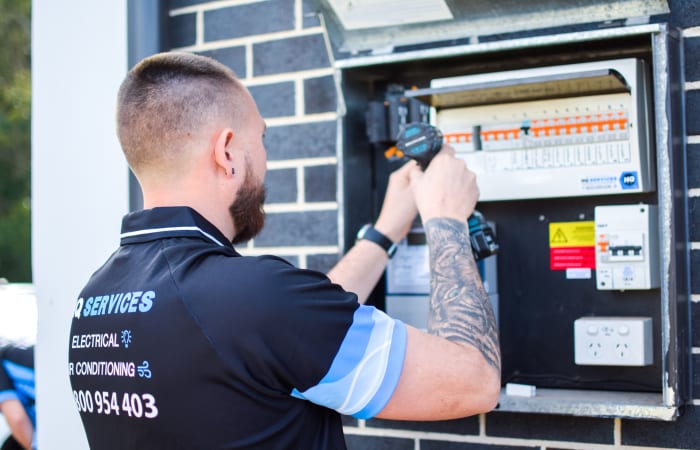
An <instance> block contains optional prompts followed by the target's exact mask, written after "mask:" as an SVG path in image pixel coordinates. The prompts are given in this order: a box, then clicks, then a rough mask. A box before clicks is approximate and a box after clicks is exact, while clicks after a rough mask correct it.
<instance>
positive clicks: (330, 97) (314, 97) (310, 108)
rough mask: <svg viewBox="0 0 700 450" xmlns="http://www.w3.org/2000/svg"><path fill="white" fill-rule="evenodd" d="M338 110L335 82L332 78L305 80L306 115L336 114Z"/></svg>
mask: <svg viewBox="0 0 700 450" xmlns="http://www.w3.org/2000/svg"><path fill="white" fill-rule="evenodd" d="M337 109H338V104H337V100H336V92H335V82H334V81H333V77H332V76H328V77H320V78H310V79H308V80H304V110H305V112H306V114H315V113H323V112H334V111H336V110H337Z"/></svg>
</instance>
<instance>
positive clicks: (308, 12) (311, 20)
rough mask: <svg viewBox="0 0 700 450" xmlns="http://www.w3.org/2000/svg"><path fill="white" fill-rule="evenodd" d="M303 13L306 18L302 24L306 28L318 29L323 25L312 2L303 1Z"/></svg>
mask: <svg viewBox="0 0 700 450" xmlns="http://www.w3.org/2000/svg"><path fill="white" fill-rule="evenodd" d="M301 4H302V11H303V13H302V14H304V18H303V21H302V24H303V26H304V28H312V27H318V26H320V25H321V21H320V20H319V18H318V15H317V14H316V12H317V11H316V8H315V7H314V5H313V3H312V2H311V1H310V0H302V2H301Z"/></svg>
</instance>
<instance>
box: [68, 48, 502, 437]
mask: <svg viewBox="0 0 700 450" xmlns="http://www.w3.org/2000/svg"><path fill="white" fill-rule="evenodd" d="M117 130H118V135H119V139H120V142H121V145H122V149H123V151H124V154H125V156H126V158H127V161H128V163H129V165H130V167H131V168H132V170H133V172H134V174H135V175H136V177H137V179H138V180H139V184H140V185H141V187H142V190H143V194H144V210H142V211H137V212H133V213H131V214H128V215H127V216H125V218H124V220H123V224H122V235H121V246H120V247H119V249H117V251H116V252H115V253H114V254H113V255H112V256H111V257H110V258H109V259H108V261H107V262H106V263H105V265H104V266H102V267H101V268H100V269H98V270H97V272H96V273H95V274H94V275H93V276H92V277H91V279H90V280H89V282H88V283H87V285H86V286H85V288H84V289H83V291H82V292H81V294H80V296H79V298H78V301H77V304H76V310H75V315H74V319H73V323H72V328H71V337H70V361H69V373H70V378H71V384H72V387H73V395H74V397H75V400H76V405H77V407H78V410H79V411H80V413H81V418H82V421H83V424H84V426H85V430H86V433H87V438H88V441H89V443H90V447H91V448H92V449H98V450H99V449H112V448H114V449H126V448H148V449H174V448H182V449H199V448H201V449H224V448H226V449H229V448H231V449H233V448H250V449H336V448H345V443H344V438H343V434H342V425H341V420H340V414H339V413H342V414H349V415H353V416H355V417H359V418H369V417H381V418H387V419H410V420H438V419H449V418H456V417H463V416H467V415H471V414H476V413H480V412H483V411H488V410H490V409H492V408H493V407H494V405H495V404H496V401H497V398H498V392H499V389H500V381H499V376H500V354H499V349H498V338H497V334H496V328H495V322H494V317H493V313H492V311H491V309H490V304H489V301H488V297H487V295H486V293H485V292H484V290H483V287H482V286H481V281H480V279H479V275H478V271H477V268H476V266H475V263H474V260H473V257H472V255H471V251H470V247H469V237H468V231H467V225H466V218H467V217H468V216H469V214H470V212H471V210H472V209H473V207H474V204H475V203H476V200H477V197H478V189H477V187H476V183H475V177H474V175H473V173H471V172H469V171H468V170H467V168H466V166H465V165H464V163H463V162H462V161H459V160H457V159H455V158H454V155H453V151H451V149H449V148H447V149H444V150H443V151H442V152H441V154H439V155H438V156H437V157H436V158H435V159H434V161H433V162H432V164H431V166H430V167H429V168H428V169H427V170H426V172H425V173H423V172H421V171H420V170H419V169H418V168H417V167H416V165H415V164H407V165H405V166H404V167H403V168H401V169H399V170H398V171H396V172H395V173H394V174H392V175H391V178H390V182H389V186H388V189H387V195H386V198H385V201H384V206H383V208H382V211H381V213H380V216H379V218H378V219H377V222H376V223H375V225H374V232H370V233H369V234H366V235H365V238H364V239H361V240H359V241H358V242H357V243H356V245H355V246H354V248H353V249H351V251H349V252H348V253H347V254H346V255H345V256H344V257H343V259H342V260H341V261H340V262H339V263H338V265H337V266H336V267H334V268H333V270H331V272H330V273H329V274H328V277H326V276H324V275H323V274H320V273H318V272H314V271H308V270H299V269H296V268H294V267H293V266H291V265H289V264H288V263H286V262H285V261H283V260H281V259H279V258H275V257H272V256H262V257H243V256H241V255H239V254H238V253H237V252H236V251H235V249H234V247H233V245H232V244H231V243H232V242H233V243H234V244H235V243H239V242H243V241H246V240H249V239H250V238H252V237H253V236H255V235H256V234H257V233H258V232H259V231H260V229H261V228H262V226H263V222H264V214H263V211H262V204H263V201H264V188H263V179H264V175H265V170H266V154H265V147H264V145H263V137H264V134H265V122H264V121H263V119H262V117H261V116H260V113H259V112H258V109H257V107H256V105H255V102H254V101H253V99H252V97H251V96H250V94H249V92H248V91H247V90H246V89H245V87H244V86H243V85H242V84H241V83H240V81H238V80H237V79H236V77H235V76H234V74H233V73H232V72H231V71H230V70H229V69H228V68H226V67H225V66H223V65H221V64H219V63H217V62H215V61H214V60H211V59H209V58H205V57H202V56H195V55H190V54H186V53H165V54H159V55H155V56H152V57H149V58H147V59H145V60H144V61H142V62H141V63H139V64H138V65H137V66H136V67H134V68H133V69H132V70H131V71H130V72H129V74H128V75H127V77H126V79H125V80H124V82H123V84H122V86H121V88H120V91H119V97H118V106H117ZM417 212H420V214H421V217H422V220H423V223H424V226H425V229H426V232H427V236H428V240H429V245H430V252H431V266H432V269H433V277H432V284H433V286H432V291H433V294H432V300H431V301H432V313H431V320H430V331H431V333H432V334H427V333H423V332H421V331H419V330H416V329H414V328H411V327H409V326H406V325H404V324H403V323H401V322H399V321H396V320H394V319H392V318H390V317H388V316H387V315H386V314H384V313H383V312H381V311H379V310H376V309H375V308H372V307H368V306H363V305H361V304H360V303H362V302H364V300H365V299H366V298H367V295H368V293H369V292H370V291H371V289H372V287H373V286H374V285H375V284H376V282H377V280H378V279H379V277H380V276H381V274H382V272H383V270H384V267H385V264H386V262H387V260H388V256H387V253H386V251H385V248H384V245H383V241H386V240H390V241H393V242H397V241H399V240H400V239H402V238H403V237H404V236H405V235H406V233H407V232H408V230H409V228H410V225H411V222H412V221H413V219H414V218H415V215H416V213H417ZM382 235H383V238H382ZM378 237H379V238H378ZM378 244H379V245H378ZM329 279H330V280H329Z"/></svg>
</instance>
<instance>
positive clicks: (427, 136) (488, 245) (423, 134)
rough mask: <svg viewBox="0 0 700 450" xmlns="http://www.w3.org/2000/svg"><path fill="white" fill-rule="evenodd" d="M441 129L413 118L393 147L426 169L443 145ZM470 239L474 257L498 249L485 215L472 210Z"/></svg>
mask: <svg viewBox="0 0 700 450" xmlns="http://www.w3.org/2000/svg"><path fill="white" fill-rule="evenodd" d="M442 141H443V138H442V132H441V131H440V130H439V129H438V128H436V127H434V126H432V125H428V124H427V123H422V122H413V123H408V124H406V125H404V126H403V128H402V129H401V131H400V132H399V136H398V137H397V138H396V148H397V149H398V150H399V151H400V152H401V153H403V155H404V156H405V157H407V158H411V159H414V160H415V161H416V162H417V163H418V165H419V166H420V168H421V169H423V170H425V169H426V168H427V167H428V164H430V161H432V160H433V158H434V157H435V155H437V154H438V152H439V151H440V149H441V148H442ZM467 224H468V226H469V239H470V240H471V246H472V253H473V254H474V259H475V260H477V261H478V260H480V259H483V258H486V257H488V256H491V255H494V254H496V253H497V252H498V244H497V243H496V239H495V235H494V232H493V230H492V229H491V227H490V226H489V224H488V223H487V222H486V219H484V215H483V214H481V213H480V212H479V211H476V210H474V212H473V213H472V215H471V216H469V219H467Z"/></svg>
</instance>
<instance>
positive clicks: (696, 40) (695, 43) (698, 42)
mask: <svg viewBox="0 0 700 450" xmlns="http://www.w3.org/2000/svg"><path fill="white" fill-rule="evenodd" d="M683 53H685V80H686V81H700V60H698V55H699V54H700V37H692V38H685V39H683Z"/></svg>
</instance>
